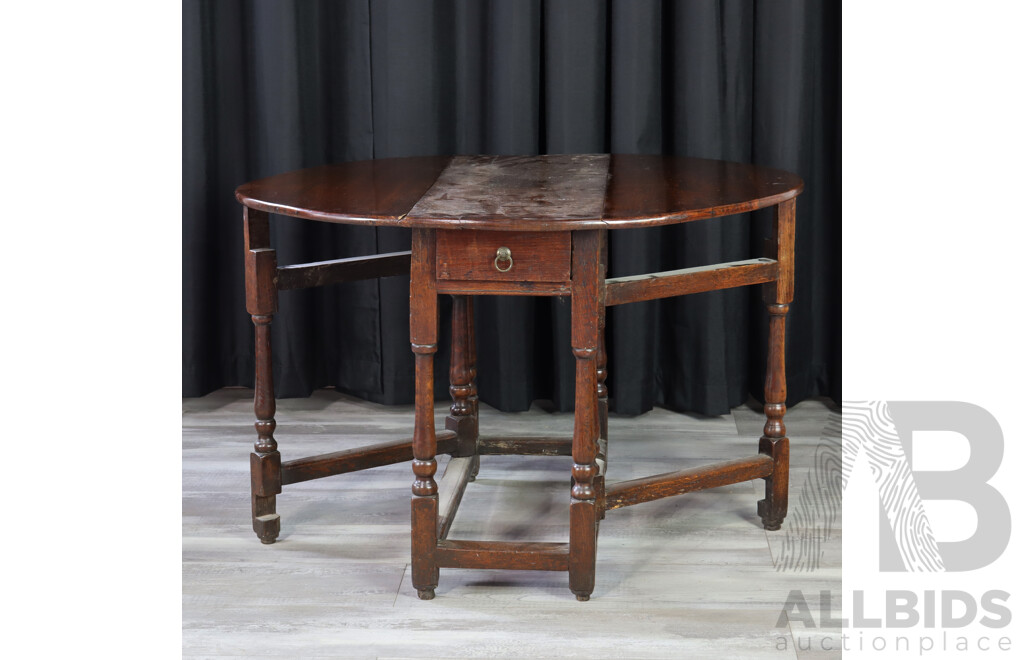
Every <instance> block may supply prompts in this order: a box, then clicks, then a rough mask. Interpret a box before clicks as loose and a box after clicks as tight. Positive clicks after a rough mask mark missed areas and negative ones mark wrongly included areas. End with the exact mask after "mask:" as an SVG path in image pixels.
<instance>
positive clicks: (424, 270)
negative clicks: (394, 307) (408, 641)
mask: <svg viewBox="0 0 1024 660" xmlns="http://www.w3.org/2000/svg"><path fill="white" fill-rule="evenodd" d="M434 248H435V243H434V233H433V232H431V231H427V230H423V229H417V230H415V231H413V233H412V255H413V257H412V266H411V268H410V273H409V275H410V278H411V280H410V282H411V284H410V288H409V308H410V314H409V338H410V340H411V343H412V351H413V353H414V354H415V356H416V357H415V359H416V418H415V421H414V424H415V426H414V428H413V436H412V451H413V457H414V458H413V461H412V471H413V475H414V480H413V483H412V580H413V585H415V587H416V591H417V593H418V594H419V597H420V598H422V599H423V600H430V599H431V598H433V597H434V589H435V588H436V587H437V579H438V565H437V563H436V561H435V559H434V551H435V550H436V548H437V506H438V502H437V482H436V481H434V474H435V473H436V472H437V460H436V459H435V458H434V456H435V455H436V454H437V437H436V432H435V429H434V354H435V353H436V352H437V323H438V312H437V290H436V288H435V286H434V283H435V278H434Z"/></svg>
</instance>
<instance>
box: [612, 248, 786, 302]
mask: <svg viewBox="0 0 1024 660" xmlns="http://www.w3.org/2000/svg"><path fill="white" fill-rule="evenodd" d="M777 274H778V262H776V261H775V260H774V259H768V258H764V257H762V258H759V259H746V260H744V261H730V262H727V263H722V264H712V265H710V266H698V267H697V268H683V269H680V270H666V271H663V272H660V273H648V274H646V275H630V276H629V277H613V278H611V279H608V280H605V286H606V290H605V303H604V304H605V305H606V306H608V307H611V306H612V305H622V304H624V303H632V302H641V301H643V300H655V299H657V298H670V297H672V296H683V295H687V294H690V293H702V292H704V291H717V290H718V289H730V288H732V287H737V286H747V285H749V284H763V283H765V282H772V281H774V280H775V278H776V276H777Z"/></svg>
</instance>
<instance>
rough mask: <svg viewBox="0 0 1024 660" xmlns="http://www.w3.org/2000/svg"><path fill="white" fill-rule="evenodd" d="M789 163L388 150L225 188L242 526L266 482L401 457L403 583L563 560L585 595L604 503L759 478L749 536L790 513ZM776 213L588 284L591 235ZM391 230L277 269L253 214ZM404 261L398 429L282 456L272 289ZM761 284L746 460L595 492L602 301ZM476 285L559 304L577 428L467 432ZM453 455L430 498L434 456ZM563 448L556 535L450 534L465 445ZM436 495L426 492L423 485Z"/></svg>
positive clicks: (603, 403)
mask: <svg viewBox="0 0 1024 660" xmlns="http://www.w3.org/2000/svg"><path fill="white" fill-rule="evenodd" d="M802 189H803V182H802V181H801V180H800V178H799V177H797V176H796V175H793V174H790V173H788V172H784V171H781V170H774V169H768V168H763V167H757V166H753V165H745V164H739V163H729V162H722V161H714V160H703V159H695V158H678V157H668V156H638V155H618V154H613V155H608V154H583V155H549V156H454V157H421V158H395V159H382V160H374V161H365V162H354V163H344V164H339V165H330V166H324V167H317V168H312V169H307V170H301V171H297V172H291V173H288V174H282V175H279V176H273V177H270V178H267V179H262V180H259V181H254V182H252V183H248V184H245V185H243V186H241V187H240V188H239V189H238V190H237V191H236V197H237V199H238V200H239V201H240V202H241V203H242V204H243V205H244V207H245V209H244V223H245V251H246V252H245V268H246V304H247V309H248V311H249V313H250V314H251V315H252V318H253V322H254V323H255V326H256V355H257V359H256V392H255V409H256V417H257V421H256V431H257V436H258V437H257V441H256V444H255V451H254V453H253V454H252V458H251V470H252V500H253V527H254V529H255V531H256V533H257V535H258V536H259V537H260V539H261V540H262V541H263V542H265V543H272V542H273V541H274V539H276V537H277V535H278V532H279V529H280V518H279V517H278V515H277V513H276V512H275V496H276V495H277V494H278V493H280V492H281V488H282V486H283V485H287V484H290V483H296V482H299V481H305V480H308V479H315V478H320V477H324V476H329V475H333V474H340V473H344V472H351V471H354V470H361V469H365V468H368V467H374V466H377V465H385V464H389V463H396V462H401V461H405V460H410V459H411V460H412V470H413V474H414V481H413V485H412V579H413V584H414V586H415V587H416V589H417V592H418V594H419V596H420V598H423V599H430V598H433V596H434V590H435V588H436V587H437V583H438V574H439V568H441V567H452V568H506V569H532V570H551V571H568V573H569V587H570V589H571V590H572V592H573V593H574V594H576V597H577V599H579V600H587V599H589V598H590V594H591V592H592V591H593V589H594V574H595V557H596V547H597V532H598V523H599V521H600V520H601V519H602V518H603V517H604V515H605V512H606V511H609V510H613V509H617V508H621V507H625V506H631V505H634V504H639V503H641V502H648V501H651V500H655V499H660V498H662V497H668V496H671V495H678V494H680V493H686V492H691V491H696V490H701V489H705V488H712V487H715V486H722V485H725V484H730V483H737V482H741V481H750V480H754V479H764V480H765V484H766V485H765V498H764V499H763V500H761V501H759V502H758V503H757V510H758V514H759V515H760V517H761V520H762V523H763V524H764V527H765V529H768V530H777V529H779V527H780V525H781V524H782V521H783V519H784V518H785V515H786V509H787V494H788V482H789V440H788V438H787V437H786V427H785V425H784V423H783V416H784V415H785V411H786V406H785V401H786V380H785V324H786V313H787V312H788V310H789V304H790V302H791V301H792V299H793V271H794V262H793V258H794V252H793V243H794V222H795V215H794V211H795V203H796V196H797V195H798V194H800V192H801V191H802ZM765 207H774V209H775V222H774V225H773V227H774V231H773V236H772V237H770V238H769V240H768V245H769V249H768V254H766V255H765V256H764V257H761V258H754V259H747V260H744V261H734V262H730V263H720V264H713V265H708V266H701V267H696V268H685V269H681V270H673V271H667V272H659V273H650V274H647V275H638V276H629V277H616V278H610V279H606V278H605V269H606V263H607V259H606V254H607V248H606V246H607V232H608V230H615V229H625V228H637V227H655V226H659V225H669V224H675V223H681V222H691V221H696V220H705V221H706V220H707V219H710V218H716V217H719V216H725V215H731V214H736V213H744V212H747V211H752V210H755V209H760V208H765ZM270 213H275V214H281V215H285V216H291V217H295V218H305V219H309V220H318V221H323V222H338V223H346V224H356V225H371V226H390V227H408V228H409V229H411V230H412V249H411V251H410V252H399V253H392V254H386V255H376V256H369V257H360V258H352V259H339V260H335V261H328V262H320V263H314V264H298V265H291V266H284V267H278V266H277V263H276V257H275V253H274V250H273V249H271V247H270V232H269V219H268V218H269V216H268V214H270ZM406 272H408V273H409V275H410V278H411V279H410V293H409V300H410V324H409V327H410V340H411V343H412V350H413V353H415V364H416V405H415V427H414V430H413V437H412V440H411V441H409V440H401V441H395V442H389V443H384V444H380V445H374V446H372V447H366V448H363V449H355V450H348V451H342V452H337V453H334V454H325V455H322V456H313V457H308V458H300V459H296V460H291V461H287V462H284V463H282V462H281V456H280V454H279V452H278V451H277V443H276V441H275V440H274V435H273V432H274V427H275V422H274V410H275V405H274V393H273V379H272V375H271V367H270V364H271V362H270V334H269V324H270V321H271V318H272V316H273V314H274V312H275V311H276V309H277V294H278V291H281V290H288V289H296V288H303V287H311V286H320V285H324V284H331V283H337V282H346V281H352V280H358V279H366V278H372V277H384V276H388V275H398V274H404V273H406ZM752 284H764V285H765V287H764V298H765V302H766V305H767V308H768V314H769V337H768V375H767V379H766V383H765V401H766V404H765V407H764V410H765V415H766V417H767V421H766V423H765V427H764V434H763V435H762V436H761V439H760V444H759V448H758V453H757V454H755V455H753V456H750V457H747V458H738V459H735V460H730V461H725V462H720V463H716V464H712V465H707V466H703V467H698V468H693V469H687V470H681V471H676V472H669V473H666V474H659V475H655V476H651V477H647V478H643V479H635V480H632V481H627V482H622V483H616V484H608V485H606V484H605V480H604V473H605V466H606V464H607V435H608V434H607V414H608V394H607V389H606V387H605V385H604V382H605V378H606V375H607V371H606V362H607V359H606V355H605V350H604V318H605V308H606V307H608V306H611V305H621V304H626V303H631V302H638V301H643V300H654V299H657V298H666V297H670V296H679V295H685V294H690V293H699V292H704V291H713V290H718V289H726V288H730V287H738V286H745V285H752ZM439 294H449V295H451V296H452V297H453V305H452V339H451V340H452V363H451V368H450V381H451V387H450V392H451V395H452V398H453V404H452V406H451V414H450V415H449V416H448V417H447V419H446V422H445V430H444V431H440V432H439V431H436V430H435V427H434V409H433V403H434V390H433V382H434V353H435V352H436V351H437V342H438V304H437V297H438V295H439ZM474 295H529V296H569V297H571V299H572V351H573V355H574V356H575V358H576V400H575V417H574V431H573V436H572V438H571V440H570V439H561V438H531V437H519V438H481V437H479V433H478V428H479V426H478V420H477V409H478V408H477V395H476V385H475V377H476V364H475V362H476V359H475V353H476V348H475V341H474V333H473V298H472V297H473V296H474ZM438 453H442V454H449V455H451V456H452V458H451V460H450V461H449V463H448V467H447V468H446V470H445V473H444V475H443V477H442V482H446V481H449V480H450V487H449V485H447V484H446V487H445V488H444V489H442V490H441V491H439V488H438V483H437V481H436V480H435V478H434V476H435V474H436V472H437V462H436V455H437V454H438ZM487 454H535V455H537V454H539V455H571V456H572V461H573V465H572V474H571V477H572V478H571V492H570V495H571V499H570V504H569V542H568V543H518V542H498V541H486V540H481V541H469V540H449V539H448V538H447V536H448V530H449V529H450V527H451V524H452V520H453V518H454V515H455V512H456V509H457V508H458V505H459V502H460V501H461V499H462V496H463V493H464V491H465V489H466V485H467V483H468V482H470V481H471V480H472V479H473V478H474V476H475V474H476V471H477V470H478V468H479V460H480V456H481V455H487ZM439 492H443V495H442V496H439Z"/></svg>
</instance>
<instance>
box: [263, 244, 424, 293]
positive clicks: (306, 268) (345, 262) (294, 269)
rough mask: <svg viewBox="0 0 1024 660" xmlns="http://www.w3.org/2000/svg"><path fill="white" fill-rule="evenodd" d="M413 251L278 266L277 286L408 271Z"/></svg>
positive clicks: (286, 287)
mask: <svg viewBox="0 0 1024 660" xmlns="http://www.w3.org/2000/svg"><path fill="white" fill-rule="evenodd" d="M411 255H412V253H411V252H409V251H408V250H406V251H405V252H389V253H386V254H376V255H373V256H371V257H349V258H346V259H332V260H330V261H318V262H315V263H308V264H292V265H288V266H281V267H279V268H278V269H277V289H278V291H287V290H291V289H307V288H311V287H317V286H326V285H328V284H341V283H343V282H357V281H359V280H369V279H374V278H377V277H393V276H395V275H408V274H409V259H410V256H411Z"/></svg>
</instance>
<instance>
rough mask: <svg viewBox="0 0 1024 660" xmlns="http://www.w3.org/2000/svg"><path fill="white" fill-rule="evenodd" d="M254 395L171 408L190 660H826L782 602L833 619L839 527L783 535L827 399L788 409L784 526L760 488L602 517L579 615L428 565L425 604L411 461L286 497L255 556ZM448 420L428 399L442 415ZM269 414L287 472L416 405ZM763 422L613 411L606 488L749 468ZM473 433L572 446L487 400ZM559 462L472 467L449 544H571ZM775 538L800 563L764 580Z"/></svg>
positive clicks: (564, 470)
mask: <svg viewBox="0 0 1024 660" xmlns="http://www.w3.org/2000/svg"><path fill="white" fill-rule="evenodd" d="M251 397H252V391H251V390H245V389H224V390H220V391H217V392H214V393H213V394H210V395H208V396H206V397H203V398H200V399H186V400H184V402H183V409H184V414H183V422H182V426H183V461H182V471H183V474H182V489H183V502H182V506H183V529H182V578H183V585H182V590H183V593H182V610H183V652H184V656H185V657H189V658H203V657H220V656H238V657H258V656H267V657H290V658H298V657H303V658H312V657H337V658H364V657H365V658H397V657H432V658H441V657H444V658H449V657H513V658H521V657H530V658H544V657H573V656H578V657H589V658H612V657H614V658H716V659H724V658H780V659H781V658H825V657H839V654H838V653H837V652H831V653H828V652H823V651H821V650H820V647H819V644H818V641H819V640H820V638H821V637H822V636H823V635H830V634H837V631H829V630H825V631H822V630H817V631H807V630H804V629H803V627H802V624H800V623H795V624H793V625H792V626H790V625H788V624H786V625H783V626H782V627H776V624H777V623H778V620H779V613H780V611H781V609H782V607H783V604H784V603H785V602H786V598H787V595H788V594H789V593H790V591H791V590H794V589H799V590H801V591H802V592H803V593H804V595H805V596H806V598H807V603H808V605H809V606H810V608H811V611H812V612H814V613H815V618H817V607H818V605H817V603H818V600H817V599H818V596H817V594H818V593H819V592H820V591H822V590H831V591H832V592H833V593H834V594H835V597H834V600H835V602H834V603H833V607H834V608H835V609H836V610H837V612H836V614H837V616H838V605H839V603H838V595H839V592H840V590H841V581H840V580H841V579H840V561H841V557H842V552H841V532H840V527H841V522H840V520H838V519H837V521H836V523H835V525H834V527H833V529H831V530H828V529H821V528H820V526H819V525H815V524H814V523H813V521H811V523H809V524H807V525H804V528H801V529H794V528H795V527H796V528H799V527H800V525H794V524H792V521H793V520H794V513H795V510H797V509H799V508H800V507H801V506H805V507H806V506H807V505H806V504H801V501H804V502H808V501H815V500H818V499H820V496H819V495H820V494H819V493H817V492H816V491H817V490H820V489H821V487H820V486H819V485H818V484H817V482H816V481H815V480H814V479H813V478H812V477H814V476H815V475H814V470H815V468H814V465H815V452H816V449H817V448H818V447H819V444H820V442H821V432H822V428H823V427H824V426H825V423H826V420H827V418H828V416H829V412H830V411H829V408H828V407H826V405H825V403H823V402H820V401H807V402H804V403H801V404H800V405H798V406H795V407H793V408H792V409H791V410H790V411H789V414H788V415H787V418H786V422H787V427H788V429H789V435H790V438H791V443H792V466H793V469H792V477H791V491H790V518H789V519H787V522H786V524H785V525H784V526H783V530H782V531H780V532H773V533H769V532H765V531H764V530H763V529H762V528H761V526H760V525H759V521H758V519H757V517H756V515H755V508H756V501H757V500H758V499H759V498H760V497H762V496H763V482H762V481H758V482H748V483H742V484H735V485H732V486H726V487H722V488H717V489H714V490H709V491H704V492H700V493H692V494H686V495H681V496H679V497H676V498H669V499H664V500H659V501H656V502H650V503H646V504H641V505H637V506H634V507H630V508H627V509H621V510H616V511H610V512H608V516H607V518H606V520H605V521H604V522H603V523H602V525H601V533H600V537H599V539H598V553H597V586H596V588H595V590H594V594H593V598H592V599H591V600H590V601H589V602H586V603H580V602H577V601H576V599H575V598H574V596H573V595H572V593H570V591H569V589H568V578H567V575H566V574H565V573H545V572H533V571H477V570H458V569H442V570H441V579H440V583H439V586H438V589H437V598H435V599H434V600H432V601H420V600H418V599H417V598H416V592H415V590H414V589H413V587H412V584H411V583H410V578H409V487H410V485H411V483H412V471H411V469H410V467H409V465H408V464H399V465H394V466H387V467H381V468H376V469H373V470H368V471H365V472H360V473H356V474H350V475H340V476H336V477H330V478H327V479H321V480H318V481H312V482H306V483H302V484H295V485H292V486H286V487H285V489H284V493H283V494H282V495H280V496H278V512H279V513H280V514H281V537H280V539H279V540H278V542H277V543H276V544H274V545H270V546H264V545H261V544H260V543H259V541H258V540H257V539H256V537H255V535H254V534H253V533H252V530H251V527H250V523H249V473H248V466H249V460H248V454H249V451H250V449H251V447H252V442H253V439H254V437H255V432H254V431H253V427H252V421H253V419H252V398H251ZM445 412H446V406H445V405H444V404H442V403H439V404H438V406H437V418H438V420H441V419H443V415H444V414H445ZM277 420H278V428H277V433H276V436H277V439H278V442H279V445H280V449H281V453H282V455H283V456H284V457H285V459H286V460H287V459H289V458H298V457H301V456H306V455H311V454H317V453H325V452H329V451H337V450H339V449H345V448H349V447H355V446H359V445H362V444H368V443H372V442H379V441H381V440H382V439H389V438H399V437H408V436H409V435H410V429H411V424H412V408H411V406H402V407H397V406H380V405H376V404H372V403H367V402H365V401H361V400H358V399H355V398H352V397H348V396H344V395H340V394H337V393H335V392H334V391H331V390H324V391H319V392H317V393H316V394H315V395H314V396H313V397H311V398H309V399H288V400H283V401H280V402H279V403H278V414H277ZM762 424H763V420H762V417H761V415H760V413H759V412H757V411H755V410H753V409H751V408H749V407H745V406H744V407H741V408H737V409H735V410H733V411H732V413H731V414H730V415H726V416H723V417H711V418H708V417H698V416H692V415H683V414H678V413H672V412H668V411H665V410H661V409H655V410H653V411H651V412H649V413H647V414H645V415H642V416H640V417H633V418H626V417H617V416H614V415H613V416H612V418H611V420H610V421H609V435H610V438H611V447H610V451H609V453H610V463H609V471H608V480H609V482H614V481H620V480H624V479H631V478H635V477H640V476H645V475H650V474H657V473H659V472H665V471H669V470H674V469H678V468H682V467H688V466H693V465H699V464H702V463H707V462H710V461H714V460H720V459H725V458H738V457H742V456H747V455H751V454H753V453H755V452H756V447H757V437H758V436H759V435H760V430H761V426H762ZM481 428H482V432H483V433H487V434H492V435H496V434H501V433H508V434H538V435H549V434H565V435H567V436H568V435H571V429H572V416H571V415H569V414H553V413H549V412H545V411H543V410H541V409H540V408H539V407H538V406H535V407H534V408H533V409H531V410H530V411H529V412H526V413H515V414H510V413H500V412H497V411H495V410H493V409H491V408H489V407H487V406H481ZM443 460H444V459H442V462H443ZM570 461H571V459H569V458H567V457H555V458H545V457H515V456H487V457H484V458H483V459H482V465H481V469H480V475H479V478H478V479H477V481H476V482H474V483H472V484H470V485H469V487H468V489H467V491H466V495H465V498H464V499H463V502H462V506H461V507H460V509H459V513H458V515H457V517H456V519H455V523H454V525H453V527H452V531H451V534H450V538H453V539H481V540H482V539H521V540H539V541H565V540H567V539H568V532H567V522H568V489H569V486H568V483H569V466H570ZM442 469H443V466H442ZM787 534H789V536H788V541H787V536H786V535H787ZM784 545H788V547H789V548H790V549H791V548H793V547H797V546H799V547H803V548H804V549H805V551H806V548H807V547H809V546H810V547H812V548H813V551H812V552H811V553H810V554H811V555H813V557H814V559H815V561H814V566H813V567H812V568H813V570H806V568H807V565H804V566H803V568H804V569H805V570H777V568H776V566H775V563H776V562H777V561H779V560H780V559H779V558H780V553H783V552H787V550H785V549H784V548H783V546H784ZM791 627H792V630H791ZM808 632H811V633H813V635H812V637H810V638H809V637H808ZM794 634H796V636H797V637H798V638H799V639H794V636H793V635H794ZM797 643H799V645H800V646H802V647H807V646H810V647H811V650H810V651H807V650H801V649H798V648H797V645H798V644H797ZM783 644H784V645H785V649H784V650H779V648H778V646H780V645H783Z"/></svg>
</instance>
